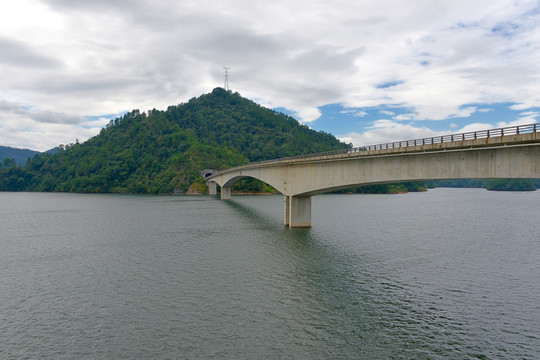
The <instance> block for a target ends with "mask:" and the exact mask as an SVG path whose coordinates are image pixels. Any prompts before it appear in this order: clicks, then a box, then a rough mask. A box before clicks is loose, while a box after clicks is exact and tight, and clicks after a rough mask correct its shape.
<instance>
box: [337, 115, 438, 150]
mask: <svg viewBox="0 0 540 360" xmlns="http://www.w3.org/2000/svg"><path fill="white" fill-rule="evenodd" d="M444 133H447V132H443V133H441V132H435V131H432V130H430V129H428V128H426V127H415V126H413V125H409V124H403V123H401V122H395V121H392V120H377V121H375V122H374V124H373V126H372V127H371V128H370V129H368V130H367V131H365V132H364V133H361V134H359V133H356V132H351V133H349V134H346V135H345V136H341V137H339V139H340V140H341V141H344V142H346V143H352V144H353V146H355V147H359V146H366V145H376V144H384V143H390V142H393V141H401V140H415V139H422V138H427V137H432V136H437V135H441V134H444Z"/></svg>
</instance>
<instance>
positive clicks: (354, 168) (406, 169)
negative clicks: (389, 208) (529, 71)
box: [206, 124, 540, 227]
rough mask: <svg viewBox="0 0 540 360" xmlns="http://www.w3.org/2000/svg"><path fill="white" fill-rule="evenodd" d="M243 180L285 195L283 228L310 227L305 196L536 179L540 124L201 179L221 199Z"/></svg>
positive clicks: (256, 166) (296, 159)
mask: <svg viewBox="0 0 540 360" xmlns="http://www.w3.org/2000/svg"><path fill="white" fill-rule="evenodd" d="M245 177H252V178H256V179H259V180H262V181H264V182H265V183H267V184H269V185H271V186H272V187H274V188H275V189H276V190H277V191H279V192H281V193H282V194H283V195H285V201H284V224H285V225H286V226H290V227H311V196H313V195H316V194H321V193H325V192H330V191H333V190H339V189H346V188H351V187H354V186H360V185H373V184H383V183H397V182H405V181H423V180H442V179H486V178H540V124H531V125H521V126H513V127H507V128H499V129H490V130H483V131H476V132H470V133H462V134H452V135H444V136H438V137H431V138H424V139H417V140H407V141H399V142H393V143H386V144H379V145H371V146H365V147H358V148H351V149H344V150H337V151H330V152H325V153H317V154H309V155H299V156H293V157H287V158H282V159H275V160H267V161H261V162H254V163H249V164H246V165H243V166H238V167H234V168H231V169H227V170H223V171H220V172H217V173H214V174H213V175H209V176H207V177H206V180H207V183H208V187H209V189H210V194H211V195H216V194H217V185H219V186H220V187H221V199H222V200H227V199H230V198H231V189H232V186H233V185H234V184H235V183H236V182H237V181H239V180H241V179H243V178H245Z"/></svg>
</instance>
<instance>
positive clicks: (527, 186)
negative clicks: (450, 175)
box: [427, 179, 540, 191]
mask: <svg viewBox="0 0 540 360" xmlns="http://www.w3.org/2000/svg"><path fill="white" fill-rule="evenodd" d="M427 185H428V186H429V187H456V188H485V189H488V190H494V191H534V190H536V189H537V188H539V187H540V179H461V180H436V181H428V182H427Z"/></svg>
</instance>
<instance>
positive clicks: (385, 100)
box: [0, 0, 540, 148]
mask: <svg viewBox="0 0 540 360" xmlns="http://www.w3.org/2000/svg"><path fill="white" fill-rule="evenodd" d="M538 8H539V6H538V1H537V0H520V1H514V0H497V1H488V0H467V1H465V0H441V1H432V2H426V1H420V0H412V1H407V2H403V1H398V0H382V1H379V2H370V3H366V2H358V1H357V2H355V1H349V0H336V1H333V2H328V1H322V0H314V1H311V2H309V4H308V3H306V2H305V1H285V0H277V1H273V2H262V1H246V0H230V1H215V0H213V1H212V0H211V1H204V2H200V1H199V2H197V1H182V2H178V1H173V0H159V1H155V2H152V3H151V4H150V3H148V2H146V1H142V0H133V1H131V0H130V1H128V0H118V1H113V2H111V1H105V0H96V1H83V0H17V1H5V0H0V34H2V37H1V38H0V54H3V55H4V56H0V73H2V81H1V82H0V101H2V102H8V103H11V104H25V105H27V106H29V107H30V108H31V109H32V111H27V112H24V113H22V114H19V113H14V112H13V111H12V110H9V109H4V108H3V107H2V106H0V126H1V127H2V130H3V132H4V133H5V131H6V129H10V128H11V127H10V126H9V122H10V121H15V120H17V121H20V120H21V119H23V118H24V119H25V121H30V123H31V124H34V125H35V123H38V122H39V121H41V123H40V124H41V125H40V128H39V131H41V134H42V135H41V137H37V136H36V137H34V138H32V139H33V140H35V141H36V143H35V145H32V144H30V145H29V146H30V147H31V148H44V147H45V146H48V144H49V143H50V142H51V141H57V140H58V139H60V138H65V137H67V136H73V137H74V138H75V137H78V138H79V139H83V138H85V136H87V135H88V132H89V130H88V129H85V128H83V127H82V126H83V125H84V124H85V122H84V118H85V117H88V116H100V115H102V114H113V113H121V112H123V111H129V110H131V109H134V108H138V109H141V111H145V110H147V109H151V108H154V107H155V108H158V109H163V108H166V107H167V106H168V105H171V104H177V103H180V102H183V101H187V100H188V99H189V98H191V97H193V96H198V95H200V94H202V93H207V92H209V91H211V90H212V88H214V87H217V86H222V84H223V68H222V67H223V66H229V67H230V69H231V73H230V78H229V83H230V87H231V89H232V90H234V91H239V92H240V93H241V94H242V95H243V96H246V97H249V98H253V99H265V104H267V105H269V106H271V107H284V108H287V109H290V110H291V111H293V112H295V113H296V114H298V117H299V118H301V120H302V121H304V122H309V121H313V120H315V119H317V118H318V117H319V116H320V112H319V110H318V107H320V106H323V105H326V104H336V103H341V104H344V105H345V106H346V107H351V108H367V107H375V106H394V107H395V106H398V107H403V108H407V109H410V113H409V114H408V115H398V116H396V117H395V118H394V120H426V119H431V120H442V119H448V118H452V117H467V116H470V115H471V114H474V112H475V111H479V112H483V111H486V110H487V109H488V108H489V105H488V104H492V103H502V102H507V103H514V104H515V105H514V106H513V107H512V108H513V109H514V110H527V109H530V108H533V107H539V106H540V81H538V80H539V77H540V62H538V61H537V59H538V58H539V57H540V47H538V37H539V31H540V25H539V24H540V11H538ZM388 9H393V11H388ZM381 84H386V85H385V86H381ZM390 85H392V86H390ZM0 104H1V103H0ZM466 104H479V105H478V106H477V107H478V109H475V107H472V106H468V107H464V105H466ZM382 111H385V110H382ZM62 114H68V115H62ZM71 114H76V115H71ZM381 114H383V115H385V116H388V117H394V116H395V114H390V113H384V112H381ZM355 115H356V116H361V115H363V112H362V111H359V112H357V113H356V114H355ZM533 117H534V116H533ZM533 117H529V119H531V118H533ZM81 119H82V120H81ZM33 120H38V121H33ZM54 122H61V123H63V124H55V123H54ZM66 123H68V124H66ZM59 125H62V126H72V128H70V129H72V130H69V131H66V130H65V128H63V127H62V126H59ZM403 126H405V125H403ZM12 129H13V130H11V131H12V132H11V133H9V134H5V135H0V141H7V140H4V139H11V143H12V144H13V141H14V140H13V139H18V138H20V139H23V138H25V139H26V137H25V136H27V135H29V134H28V132H27V133H23V132H21V131H22V130H20V129H19V128H12ZM17 129H19V130H17ZM392 129H393V130H392V131H397V129H396V128H395V127H394V128H392ZM418 129H423V128H413V127H411V128H402V129H401V130H403V131H409V133H410V134H411V135H413V134H417V133H421V132H422V131H427V129H425V130H422V131H419V130H418ZM17 131H18V133H15V132H17ZM36 131H37V130H36ZM79 131H80V133H79ZM93 131H94V132H97V129H94V130H93ZM388 131H390V130H388ZM405 133H406V134H407V132H405ZM1 136H4V139H2V138H1ZM29 138H31V137H28V139H29ZM45 139H47V140H45ZM72 141H73V140H72ZM27 142H28V141H25V143H27ZM45 142H47V143H45ZM62 142H63V143H66V142H70V141H66V140H62ZM15 145H16V144H15Z"/></svg>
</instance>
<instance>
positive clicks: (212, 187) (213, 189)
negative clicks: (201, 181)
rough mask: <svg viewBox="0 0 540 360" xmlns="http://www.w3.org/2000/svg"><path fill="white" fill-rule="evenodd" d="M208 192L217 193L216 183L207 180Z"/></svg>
mask: <svg viewBox="0 0 540 360" xmlns="http://www.w3.org/2000/svg"><path fill="white" fill-rule="evenodd" d="M208 193H209V194H210V195H217V184H216V183H215V182H213V181H210V182H208Z"/></svg>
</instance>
